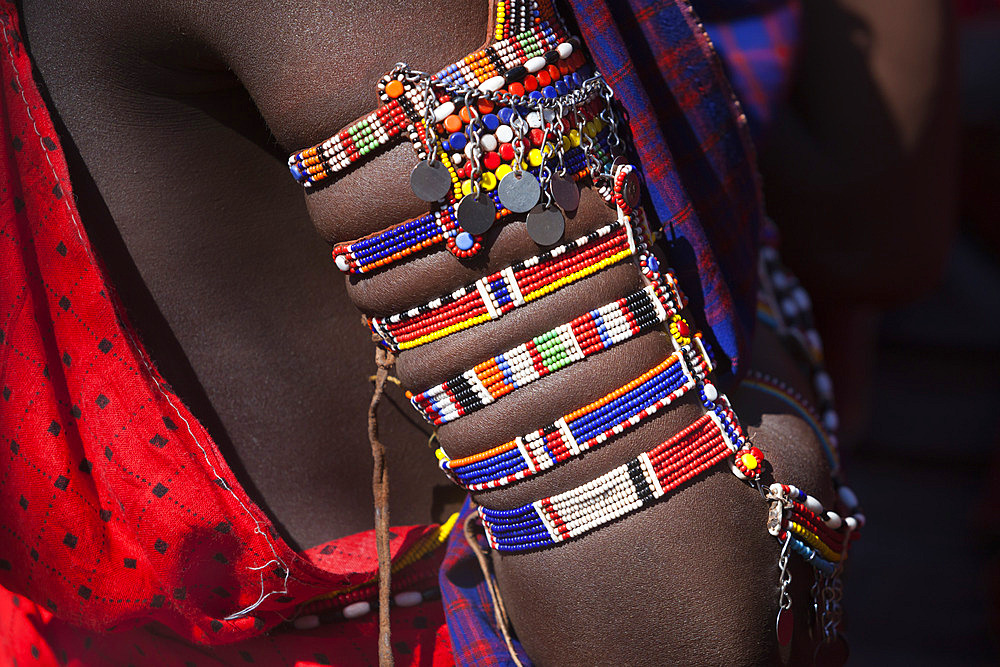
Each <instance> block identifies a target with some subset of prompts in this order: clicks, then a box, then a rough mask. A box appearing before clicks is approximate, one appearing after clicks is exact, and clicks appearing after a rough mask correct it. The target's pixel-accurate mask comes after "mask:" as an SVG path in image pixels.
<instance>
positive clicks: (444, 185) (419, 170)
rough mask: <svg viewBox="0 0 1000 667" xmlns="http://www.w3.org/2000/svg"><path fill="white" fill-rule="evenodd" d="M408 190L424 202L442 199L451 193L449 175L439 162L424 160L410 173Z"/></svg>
mask: <svg viewBox="0 0 1000 667" xmlns="http://www.w3.org/2000/svg"><path fill="white" fill-rule="evenodd" d="M410 189H411V190H413V194H415V195H417V197H419V198H420V199H423V200H424V201H438V200H439V199H444V197H445V195H447V194H448V193H449V192H450V191H451V173H450V172H449V171H448V168H447V167H445V166H444V164H443V163H441V162H434V163H431V162H430V161H428V160H424V161H423V162H421V163H420V164H418V165H417V166H416V167H414V168H413V171H411V172H410Z"/></svg>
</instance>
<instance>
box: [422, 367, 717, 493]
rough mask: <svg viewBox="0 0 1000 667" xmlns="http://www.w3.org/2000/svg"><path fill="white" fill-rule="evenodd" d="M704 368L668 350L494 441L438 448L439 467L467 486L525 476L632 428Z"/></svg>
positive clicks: (691, 383) (492, 485)
mask: <svg viewBox="0 0 1000 667" xmlns="http://www.w3.org/2000/svg"><path fill="white" fill-rule="evenodd" d="M704 372H705V366H704V364H703V363H702V364H700V365H699V366H698V367H697V368H694V369H691V370H689V369H688V368H687V365H686V364H685V362H684V356H683V355H681V354H673V355H671V356H670V357H668V358H667V359H666V360H664V361H663V362H662V363H660V364H658V365H656V366H655V367H654V368H652V369H650V370H649V371H647V372H645V373H643V374H642V375H640V376H639V377H637V378H636V379H634V380H632V381H631V382H629V383H628V384H626V385H624V386H622V387H619V388H618V389H616V390H615V391H613V392H611V393H609V394H608V395H607V396H604V397H603V398H601V399H598V400H597V401H594V402H593V403H591V404H589V405H586V406H584V407H582V408H580V409H579V410H575V411H573V412H571V413H569V414H568V415H565V416H563V417H562V418H560V419H558V420H556V421H555V422H554V423H552V424H550V425H548V426H545V427H543V428H540V429H538V430H537V431H533V432H531V433H529V434H528V435H525V436H523V437H517V438H515V439H514V440H511V441H510V442H508V443H505V444H503V445H500V446H499V447H495V448H493V449H491V450H489V451H486V452H482V453H480V454H477V455H475V456H469V457H466V458H462V459H449V458H448V457H447V455H445V453H444V450H443V449H438V458H439V460H440V465H441V468H442V470H444V471H445V472H446V473H448V474H449V476H450V477H451V478H452V480H453V481H454V482H455V483H456V484H459V485H461V486H463V487H465V488H466V489H468V490H469V491H484V490H486V489H492V488H497V487H501V486H506V485H507V484H510V483H512V482H515V481H517V480H521V479H525V478H528V477H531V476H533V475H536V474H538V473H541V472H543V471H545V470H548V469H549V468H552V467H554V466H556V465H558V464H560V463H563V462H565V461H569V460H570V459H572V458H575V457H577V456H579V455H581V454H582V453H583V452H585V451H587V450H589V449H591V448H592V447H596V446H597V445H600V444H601V443H603V442H605V441H606V440H608V439H609V438H612V437H614V436H616V435H620V434H622V433H624V432H625V431H627V430H629V429H632V428H635V427H636V426H638V425H639V424H640V423H642V422H643V421H645V420H646V419H649V418H650V417H652V416H653V415H655V414H656V413H657V412H658V411H659V410H660V409H661V408H664V407H666V406H668V405H670V404H671V403H673V402H674V401H676V400H677V399H678V398H680V397H681V396H683V395H684V394H686V393H687V392H688V391H690V390H691V389H692V388H693V387H694V386H695V382H696V380H695V378H696V377H698V376H700V375H703V374H704Z"/></svg>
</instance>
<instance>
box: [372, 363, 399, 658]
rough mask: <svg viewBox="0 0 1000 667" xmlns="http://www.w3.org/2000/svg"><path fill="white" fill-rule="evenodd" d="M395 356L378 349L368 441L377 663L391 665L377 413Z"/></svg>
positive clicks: (384, 472)
mask: <svg viewBox="0 0 1000 667" xmlns="http://www.w3.org/2000/svg"><path fill="white" fill-rule="evenodd" d="M394 363H396V357H395V355H393V353H392V352H391V351H389V350H386V349H385V348H383V347H381V346H377V347H376V348H375V365H376V366H377V367H378V370H377V371H376V373H375V389H374V391H373V392H372V402H371V404H370V405H369V406H368V441H369V442H370V443H371V446H372V459H373V461H374V465H373V468H374V469H373V471H372V496H373V497H374V499H375V548H376V550H377V552H378V663H379V665H380V666H381V667H392V644H391V643H390V641H389V592H390V584H391V581H390V579H391V577H392V562H391V559H390V553H389V468H388V466H387V462H386V457H385V446H384V445H383V444H382V442H381V441H380V440H379V439H378V419H377V417H376V415H375V412H376V409H377V408H378V404H379V401H380V400H381V399H382V393H383V391H384V390H385V381H386V378H387V377H388V375H389V369H390V368H391V367H392V365H393V364H394Z"/></svg>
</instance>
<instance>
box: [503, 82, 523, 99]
mask: <svg viewBox="0 0 1000 667" xmlns="http://www.w3.org/2000/svg"><path fill="white" fill-rule="evenodd" d="M507 91H508V92H509V93H510V94H511V95H516V96H517V97H523V96H524V86H523V85H521V84H520V83H518V82H516V81H515V82H514V83H512V84H510V86H508V87H507Z"/></svg>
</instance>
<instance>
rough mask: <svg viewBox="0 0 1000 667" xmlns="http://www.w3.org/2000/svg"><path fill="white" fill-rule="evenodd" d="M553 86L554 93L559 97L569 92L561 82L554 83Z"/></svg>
mask: <svg viewBox="0 0 1000 667" xmlns="http://www.w3.org/2000/svg"><path fill="white" fill-rule="evenodd" d="M554 85H555V87H556V92H557V93H559V94H560V95H565V94H566V93H568V92H569V87H568V86H567V85H566V84H565V82H563V81H556V82H555V84H554Z"/></svg>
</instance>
